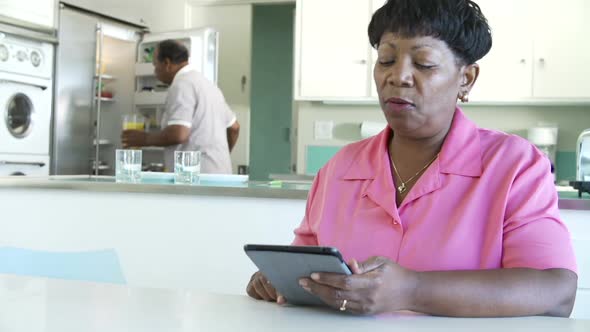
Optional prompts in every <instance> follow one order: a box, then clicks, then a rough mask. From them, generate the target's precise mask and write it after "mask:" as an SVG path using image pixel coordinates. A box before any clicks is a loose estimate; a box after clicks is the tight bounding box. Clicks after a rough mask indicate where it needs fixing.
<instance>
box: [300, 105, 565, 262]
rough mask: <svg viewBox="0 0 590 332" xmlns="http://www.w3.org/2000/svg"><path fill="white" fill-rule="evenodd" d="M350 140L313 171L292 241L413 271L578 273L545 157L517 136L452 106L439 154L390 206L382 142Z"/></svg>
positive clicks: (383, 138) (385, 134) (381, 137)
mask: <svg viewBox="0 0 590 332" xmlns="http://www.w3.org/2000/svg"><path fill="white" fill-rule="evenodd" d="M391 134H392V131H391V129H389V128H386V129H384V130H383V131H382V132H381V133H380V134H378V135H377V136H374V137H371V138H368V139H365V140H363V141H360V142H357V143H353V144H350V145H348V146H346V147H344V148H343V149H342V150H341V151H339V152H338V153H337V154H336V155H335V156H334V157H333V158H332V159H331V160H330V161H329V162H328V163H327V164H326V165H325V166H324V167H323V168H322V169H321V170H320V171H319V173H318V174H317V176H316V179H315V181H314V184H313V186H312V188H311V190H310V192H309V197H308V200H307V208H306V213H305V217H304V219H303V221H302V223H301V226H300V227H299V228H298V229H296V230H295V235H296V237H295V240H294V242H293V244H294V245H321V246H333V247H336V248H338V249H339V250H340V251H341V253H342V255H343V256H344V258H345V259H346V260H347V261H349V260H350V259H352V258H355V259H357V260H359V261H363V260H366V259H367V258H369V257H372V256H385V257H388V258H389V259H391V260H392V261H394V262H397V263H398V264H400V265H401V266H404V267H406V268H409V269H413V270H417V271H433V270H474V269H497V268H510V267H527V268H535V269H548V268H565V269H569V270H572V271H574V272H575V271H576V261H575V257H574V253H573V250H572V245H571V240H570V234H569V232H568V230H567V228H566V226H565V225H564V223H563V222H562V221H561V219H560V217H559V211H558V208H557V200H558V198H557V192H556V190H555V187H554V184H553V178H552V175H551V173H550V163H549V160H548V159H547V158H546V157H545V156H544V155H543V154H542V153H541V152H540V151H539V150H538V149H537V148H535V147H534V146H533V145H532V144H530V143H529V142H528V141H526V140H525V139H522V138H520V137H518V136H515V135H508V134H505V133H501V132H497V131H492V130H486V129H481V128H477V127H476V125H475V124H474V123H473V122H471V121H470V120H468V119H467V118H466V117H465V116H464V114H463V112H462V111H461V110H460V109H457V110H456V112H455V116H454V119H453V123H452V126H451V129H450V131H449V134H448V135H447V138H446V139H445V142H444V144H443V146H442V149H441V151H440V154H439V157H438V159H436V160H435V161H434V162H433V163H432V164H431V165H430V167H429V168H428V169H427V170H426V171H425V172H424V173H423V174H422V176H421V177H420V178H419V179H418V180H417V182H416V183H415V184H414V187H412V189H411V190H410V191H409V193H408V195H407V196H406V198H405V199H404V201H403V202H402V204H401V205H400V207H399V208H398V207H397V206H396V203H395V201H396V190H395V188H394V183H393V178H392V174H391V169H390V164H389V155H388V152H387V143H388V140H389V138H390V137H391Z"/></svg>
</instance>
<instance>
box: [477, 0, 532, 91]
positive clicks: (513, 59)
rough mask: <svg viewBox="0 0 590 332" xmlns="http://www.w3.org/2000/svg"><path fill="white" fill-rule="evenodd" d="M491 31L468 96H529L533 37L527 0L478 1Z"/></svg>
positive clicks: (528, 1) (529, 3)
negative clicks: (489, 40)
mask: <svg viewBox="0 0 590 332" xmlns="http://www.w3.org/2000/svg"><path fill="white" fill-rule="evenodd" d="M477 4H478V5H479V6H480V7H481V10H482V12H483V14H484V15H485V17H486V18H487V20H488V22H489V25H490V27H491V30H492V49H491V50H490V52H489V53H488V54H487V55H486V56H485V57H484V58H483V59H481V60H480V61H478V63H479V65H480V73H479V77H478V79H477V81H476V82H475V86H474V87H473V90H472V91H471V93H470V95H469V99H470V100H472V101H510V100H522V99H525V98H530V97H531V96H532V77H533V73H532V71H533V64H532V57H533V40H532V34H533V32H532V21H533V19H532V16H531V15H530V14H529V13H530V11H531V10H530V7H529V6H531V1H530V0H514V1H511V2H510V9H507V7H506V6H507V4H504V3H500V2H499V1H497V0H479V1H477Z"/></svg>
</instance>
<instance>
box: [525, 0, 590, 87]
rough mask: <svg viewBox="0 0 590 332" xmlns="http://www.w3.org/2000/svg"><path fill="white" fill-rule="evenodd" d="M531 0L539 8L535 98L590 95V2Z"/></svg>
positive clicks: (535, 56)
mask: <svg viewBox="0 0 590 332" xmlns="http://www.w3.org/2000/svg"><path fill="white" fill-rule="evenodd" d="M529 1H532V2H533V3H534V5H533V4H531V8H535V9H536V15H535V19H536V21H535V24H534V26H535V28H536V29H535V31H536V33H537V34H536V35H535V48H534V50H535V54H534V60H535V63H534V66H535V68H534V72H535V75H534V95H535V97H540V98H590V89H588V85H589V84H588V83H589V82H590V66H588V60H589V59H590V56H589V55H588V53H589V51H590V46H588V42H587V39H586V38H587V36H588V35H589V34H590V21H589V20H588V17H589V16H590V2H589V1H588V0H561V1H553V0H541V1H539V0H529Z"/></svg>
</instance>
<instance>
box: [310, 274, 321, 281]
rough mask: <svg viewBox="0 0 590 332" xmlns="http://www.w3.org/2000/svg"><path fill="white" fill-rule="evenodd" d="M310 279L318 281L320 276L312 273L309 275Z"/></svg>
mask: <svg viewBox="0 0 590 332" xmlns="http://www.w3.org/2000/svg"><path fill="white" fill-rule="evenodd" d="M311 279H313V280H320V275H319V274H317V273H312V274H311Z"/></svg>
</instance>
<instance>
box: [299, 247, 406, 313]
mask: <svg viewBox="0 0 590 332" xmlns="http://www.w3.org/2000/svg"><path fill="white" fill-rule="evenodd" d="M348 266H349V267H350V268H351V270H352V273H353V274H352V275H349V276H346V275H342V274H334V273H313V274H312V275H311V278H302V279H300V281H299V284H300V285H301V286H302V287H303V288H304V289H305V290H306V291H308V292H310V293H312V294H314V295H317V296H318V297H319V298H320V299H322V301H324V302H325V303H326V304H328V305H330V306H331V307H333V308H335V309H339V310H341V311H346V312H351V313H354V314H361V315H375V314H381V313H386V312H393V311H399V310H411V307H412V304H413V300H412V298H413V293H414V289H415V285H416V284H417V273H416V272H414V271H411V270H408V269H405V268H403V267H401V266H399V265H398V264H396V263H394V262H392V261H390V260H389V259H387V258H385V257H372V258H369V259H368V260H366V261H364V262H362V263H358V262H357V261H356V260H352V261H351V262H350V263H349V264H348Z"/></svg>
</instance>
